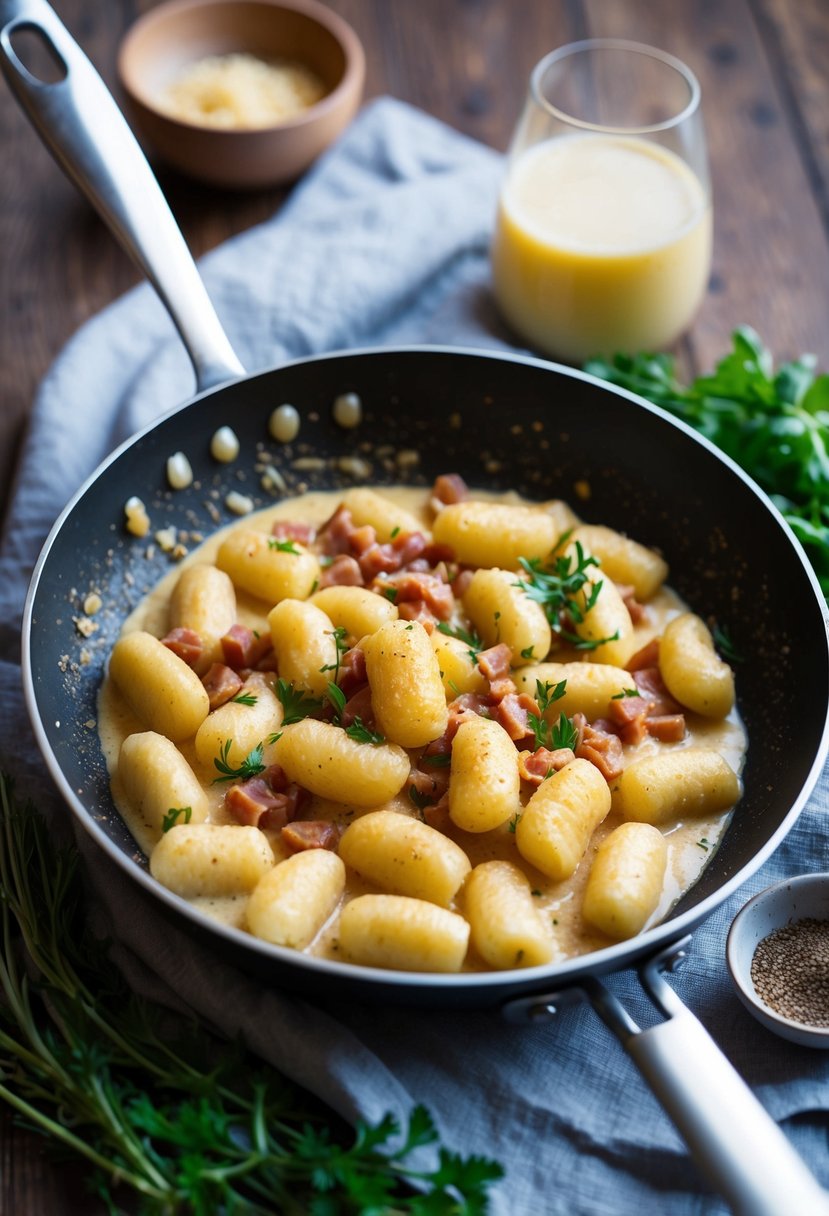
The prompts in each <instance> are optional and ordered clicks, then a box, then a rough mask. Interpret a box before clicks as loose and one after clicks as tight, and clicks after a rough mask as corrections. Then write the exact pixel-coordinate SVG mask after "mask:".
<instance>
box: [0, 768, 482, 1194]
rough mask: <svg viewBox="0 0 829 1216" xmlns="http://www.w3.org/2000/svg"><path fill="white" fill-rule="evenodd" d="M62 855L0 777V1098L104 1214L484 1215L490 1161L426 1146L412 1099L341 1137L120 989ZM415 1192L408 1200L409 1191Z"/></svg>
mask: <svg viewBox="0 0 829 1216" xmlns="http://www.w3.org/2000/svg"><path fill="white" fill-rule="evenodd" d="M81 894H82V891H81V885H80V881H79V878H78V875H77V873H76V856H75V855H74V854H72V855H70V854H69V853H68V852H65V851H63V852H61V851H58V850H56V849H55V847H54V845H53V843H52V839H51V837H50V835H49V833H48V831H47V829H46V827H45V825H44V824H43V822H42V820H41V819H40V817H39V815H38V813H37V810H36V808H35V807H33V806H32V805H31V804H29V805H27V806H26V807H25V809H24V808H22V807H19V806H17V805H15V804H14V803H13V800H12V788H11V782H10V781H9V780H8V778H6V777H4V776H3V775H2V774H0V897H1V898H0V930H1V931H2V954H0V986H2V991H3V998H4V999H3V1000H2V1001H0V1101H5V1102H6V1103H7V1104H8V1105H9V1106H10V1107H12V1109H13V1110H14V1111H16V1112H17V1114H18V1116H19V1117H20V1118H21V1119H22V1120H24V1121H25V1122H26V1124H27V1125H28V1126H30V1127H34V1128H37V1129H38V1130H39V1131H41V1132H42V1133H43V1134H44V1135H45V1136H46V1137H47V1138H48V1139H49V1141H50V1142H51V1144H52V1145H53V1146H54V1147H55V1148H56V1149H58V1150H59V1151H60V1153H61V1155H62V1156H63V1157H64V1158H65V1157H66V1155H67V1154H69V1155H71V1156H73V1157H74V1158H76V1159H77V1160H79V1161H82V1162H85V1163H86V1166H87V1167H88V1170H89V1174H90V1177H89V1183H90V1188H91V1190H93V1191H94V1193H95V1194H96V1195H97V1196H98V1197H99V1199H100V1200H101V1201H102V1202H103V1203H104V1204H105V1205H106V1207H107V1209H108V1210H109V1211H110V1212H111V1213H113V1216H114V1214H115V1213H116V1212H118V1211H119V1210H123V1209H122V1207H121V1204H122V1202H124V1201H125V1200H126V1196H125V1194H124V1192H125V1191H132V1192H133V1193H134V1195H135V1196H136V1197H137V1203H138V1207H137V1208H134V1207H132V1206H131V1208H130V1210H136V1211H138V1212H139V1213H141V1216H219V1214H220V1213H221V1214H222V1216H229V1214H230V1213H233V1214H234V1216H267V1214H271V1216H272V1214H273V1213H276V1212H278V1213H280V1216H306V1214H308V1213H314V1214H315V1216H316V1214H317V1213H319V1214H320V1216H323V1214H332V1216H334V1214H337V1213H342V1214H343V1216H379V1214H380V1213H383V1214H384V1216H385V1214H388V1216H392V1214H402V1216H406V1214H409V1216H427V1214H428V1216H484V1213H485V1212H486V1211H487V1192H488V1190H489V1188H490V1187H491V1185H492V1184H493V1183H494V1182H495V1181H496V1180H497V1179H498V1178H500V1177H501V1176H502V1173H503V1171H502V1170H501V1167H500V1166H499V1165H497V1164H496V1163H495V1162H493V1161H490V1160H487V1159H485V1158H483V1157H477V1156H472V1157H468V1158H463V1157H460V1156H458V1155H457V1154H455V1153H453V1152H451V1151H449V1150H448V1149H446V1148H444V1147H439V1148H438V1163H437V1166H436V1167H435V1168H434V1169H431V1170H430V1169H415V1168H414V1167H412V1166H411V1165H410V1164H409V1163H408V1159H409V1157H410V1155H411V1153H412V1152H413V1150H414V1149H417V1148H420V1147H422V1146H425V1145H434V1146H437V1134H436V1131H435V1128H434V1125H433V1123H432V1120H431V1118H430V1117H429V1115H428V1113H427V1112H426V1111H425V1110H424V1109H423V1108H422V1107H416V1108H415V1109H414V1110H413V1111H412V1114H411V1117H410V1119H409V1122H408V1127H407V1130H406V1134H405V1135H404V1136H403V1137H402V1144H401V1145H400V1147H399V1148H392V1147H390V1145H391V1143H392V1142H393V1141H394V1140H395V1139H396V1138H397V1137H398V1133H399V1128H398V1127H397V1125H396V1123H395V1120H394V1119H393V1118H392V1117H391V1116H390V1115H386V1117H385V1118H383V1119H381V1120H380V1121H379V1122H378V1123H377V1124H375V1125H373V1126H370V1125H367V1124H365V1123H359V1124H358V1125H357V1128H356V1131H355V1132H354V1133H351V1132H350V1131H349V1130H348V1129H347V1128H345V1127H344V1125H341V1124H340V1123H339V1122H338V1121H337V1119H336V1116H335V1115H333V1114H332V1113H331V1112H329V1111H327V1110H326V1109H325V1108H324V1107H323V1106H322V1105H321V1104H320V1103H319V1102H317V1100H316V1099H314V1098H313V1097H311V1096H310V1095H306V1094H302V1093H301V1092H300V1091H298V1090H296V1089H294V1088H293V1087H291V1086H289V1085H288V1083H287V1082H286V1081H285V1079H284V1078H283V1077H281V1076H280V1074H279V1073H277V1072H276V1071H275V1070H273V1069H271V1068H269V1067H268V1066H267V1065H265V1064H263V1062H262V1061H261V1060H257V1059H255V1058H254V1057H252V1056H249V1055H247V1054H246V1053H245V1052H244V1050H243V1049H242V1047H241V1046H240V1045H230V1044H218V1043H217V1041H216V1040H215V1039H214V1038H213V1037H211V1036H208V1035H207V1034H206V1033H205V1032H204V1031H203V1030H202V1029H201V1028H200V1027H199V1026H198V1024H193V1023H189V1022H188V1023H186V1024H185V1023H184V1022H183V1021H182V1020H180V1019H177V1018H175V1019H174V1018H171V1016H170V1015H169V1013H166V1012H165V1011H162V1010H161V1009H160V1008H158V1007H157V1006H153V1005H151V1004H149V1003H148V1002H145V1001H142V1000H140V999H139V998H137V997H136V996H135V995H134V994H132V993H130V992H129V991H128V990H127V989H126V987H125V985H124V983H123V980H122V979H121V976H120V974H119V972H118V971H117V970H116V968H115V966H114V964H113V963H112V962H111V961H110V959H109V956H108V953H107V947H106V945H105V944H104V943H101V942H97V941H95V940H94V939H92V938H91V937H90V935H89V933H88V932H87V931H86V930H85V926H84V917H83V906H82V902H81ZM415 1187H416V1188H417V1190H415V1189H413V1188H415Z"/></svg>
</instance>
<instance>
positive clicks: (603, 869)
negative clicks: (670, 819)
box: [582, 823, 668, 940]
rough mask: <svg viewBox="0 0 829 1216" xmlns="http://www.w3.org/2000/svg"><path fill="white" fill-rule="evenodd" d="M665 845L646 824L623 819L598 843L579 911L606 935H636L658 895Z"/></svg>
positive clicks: (652, 910)
mask: <svg viewBox="0 0 829 1216" xmlns="http://www.w3.org/2000/svg"><path fill="white" fill-rule="evenodd" d="M667 864H668V846H667V844H666V842H665V837H664V836H663V835H662V833H661V832H660V831H659V829H658V828H655V827H653V826H652V825H651V824H649V823H623V824H620V826H619V827H618V828H614V830H613V831H612V832H611V833H610V835H609V836H606V837H605V839H604V840H603V841H602V843H601V844H600V845H599V847H598V849H597V851H596V856H595V858H594V860H593V865H592V866H591V867H590V874H589V876H588V879H587V885H586V887H585V890H584V900H583V902H582V914H583V916H584V918H585V920H587V921H589V922H590V924H591V925H595V926H596V928H597V929H600V930H601V931H602V933H606V934H607V936H608V937H614V938H617V939H618V940H621V939H623V938H628V937H634V936H635V935H636V934H637V933H641V931H642V929H644V927H645V924H646V923H647V921H648V920H649V918H650V917H651V916H652V915H653V913H654V912H655V911H656V908H657V906H658V904H659V900H660V897H661V895H662V886H663V883H664V881H665V870H666V868H667Z"/></svg>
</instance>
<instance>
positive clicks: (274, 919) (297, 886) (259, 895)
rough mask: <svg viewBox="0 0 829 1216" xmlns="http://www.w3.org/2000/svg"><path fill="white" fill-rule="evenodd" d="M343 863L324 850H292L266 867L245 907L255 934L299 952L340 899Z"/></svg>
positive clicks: (343, 872)
mask: <svg viewBox="0 0 829 1216" xmlns="http://www.w3.org/2000/svg"><path fill="white" fill-rule="evenodd" d="M344 890H345V866H344V865H343V863H342V861H341V860H340V858H339V857H338V856H337V854H336V853H332V852H329V850H328V849H307V850H306V851H305V852H303V853H295V854H294V855H293V856H292V857H289V858H287V860H286V861H281V862H279V864H278V865H275V866H274V867H273V869H271V870H269V871H268V872H267V874H265V875H264V876H263V877H262V878H260V879H259V882H258V883H257V884H256V886H255V887H254V889H253V892H252V893H251V896H250V899H249V900H248V902H247V907H246V908H245V917H246V920H247V924H248V928H249V929H250V931H251V933H252V934H253V935H254V937H261V938H262V940H263V941H266V942H271V944H272V945H274V946H288V947H290V948H292V949H294V950H302V949H304V948H305V946H307V945H309V944H310V942H312V941H313V939H314V938H315V937H316V936H317V934H318V933H319V931H320V929H321V928H322V927H323V925H324V924H325V922H326V921H327V920H328V918H329V916H330V915H331V914H332V912H333V911H334V909H335V908H336V906H337V904H338V903H339V902H340V899H341V898H342V894H343V891H344Z"/></svg>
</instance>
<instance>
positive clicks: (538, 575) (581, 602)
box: [516, 533, 619, 650]
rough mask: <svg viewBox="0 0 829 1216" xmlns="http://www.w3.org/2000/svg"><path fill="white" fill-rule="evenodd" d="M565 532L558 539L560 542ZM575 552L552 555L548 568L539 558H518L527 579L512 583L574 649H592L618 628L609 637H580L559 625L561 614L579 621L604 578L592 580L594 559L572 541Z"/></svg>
mask: <svg viewBox="0 0 829 1216" xmlns="http://www.w3.org/2000/svg"><path fill="white" fill-rule="evenodd" d="M566 538H567V533H565V535H564V536H563V537H562V538H561V540H560V541H559V546H560V545H561V544H563V543H564V541H565V540H566ZM574 548H575V552H574V553H565V554H559V555H558V556H557V557H554V559H553V564H552V567H549V566H545V564H544V562H543V561H542V560H541V558H540V557H519V559H518V560H519V562H520V564H521V568H522V569H523V570H524V572H525V574H526V575H527V578H525V579H519V580H518V582H517V583H516V586H518V587H520V588H521V590H522V591H523V592H524V593H525V594H526V595H527V596H528V597H529V599H531V600H534V601H535V602H536V603H537V604H541V606H542V608H543V609H544V612H545V614H546V616H547V620H548V621H549V622H550V626H551V628H552V629H553V631H554V632H555V633H557V634H558V635H559V637H562V638H564V639H565V641H568V642H570V643H572V645H574V646H575V647H576V648H577V649H578V650H595V649H596V648H597V647H598V646H603V645H604V643H605V642H614V641H615V640H616V639H617V638H618V636H619V634H618V630H617V632H616V633H614V634H613V636H612V637H609V638H583V637H580V636H579V635H578V634H575V633H572V632H570V630H569V629H567V628H566V626H565V625H564V624H563V619H564V618H565V617H567V618H569V619H570V620H571V621H572V622H573V623H574V624H576V625H581V624H583V622H584V620H585V617H586V616H587V614H588V613H589V612H590V609H591V608H592V607H593V605H594V604H595V603H596V600H597V599H598V598H599V593H600V592H601V589H602V587H603V586H604V580H603V579H599V580H597V581H596V582H593V581H592V580H591V578H590V574H589V571H590V568H591V567H592V566H596V567H598V565H599V563H598V560H597V559H596V558H595V557H593V556H591V555H590V554H586V553H585V552H584V549H583V548H582V545H581V542H580V541H578V540H577V541H576V542H575V546H574Z"/></svg>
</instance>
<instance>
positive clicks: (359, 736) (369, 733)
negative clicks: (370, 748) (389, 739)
mask: <svg viewBox="0 0 829 1216" xmlns="http://www.w3.org/2000/svg"><path fill="white" fill-rule="evenodd" d="M345 733H346V734H347V735H348V737H349V739H356V741H357V742H358V743H372V744H373V745H374V746H375V747H379V746H380V745H381V743H385V742H386V736H385V735H381V734H378V732H377V731H375V730H369V728H368V727H367V726H366V724H365V723H364V722H363V720H362V718H360V717H356V718H355V719H354V721H353V722H352V723H351V725H350V726H347V727H346V728H345Z"/></svg>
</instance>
